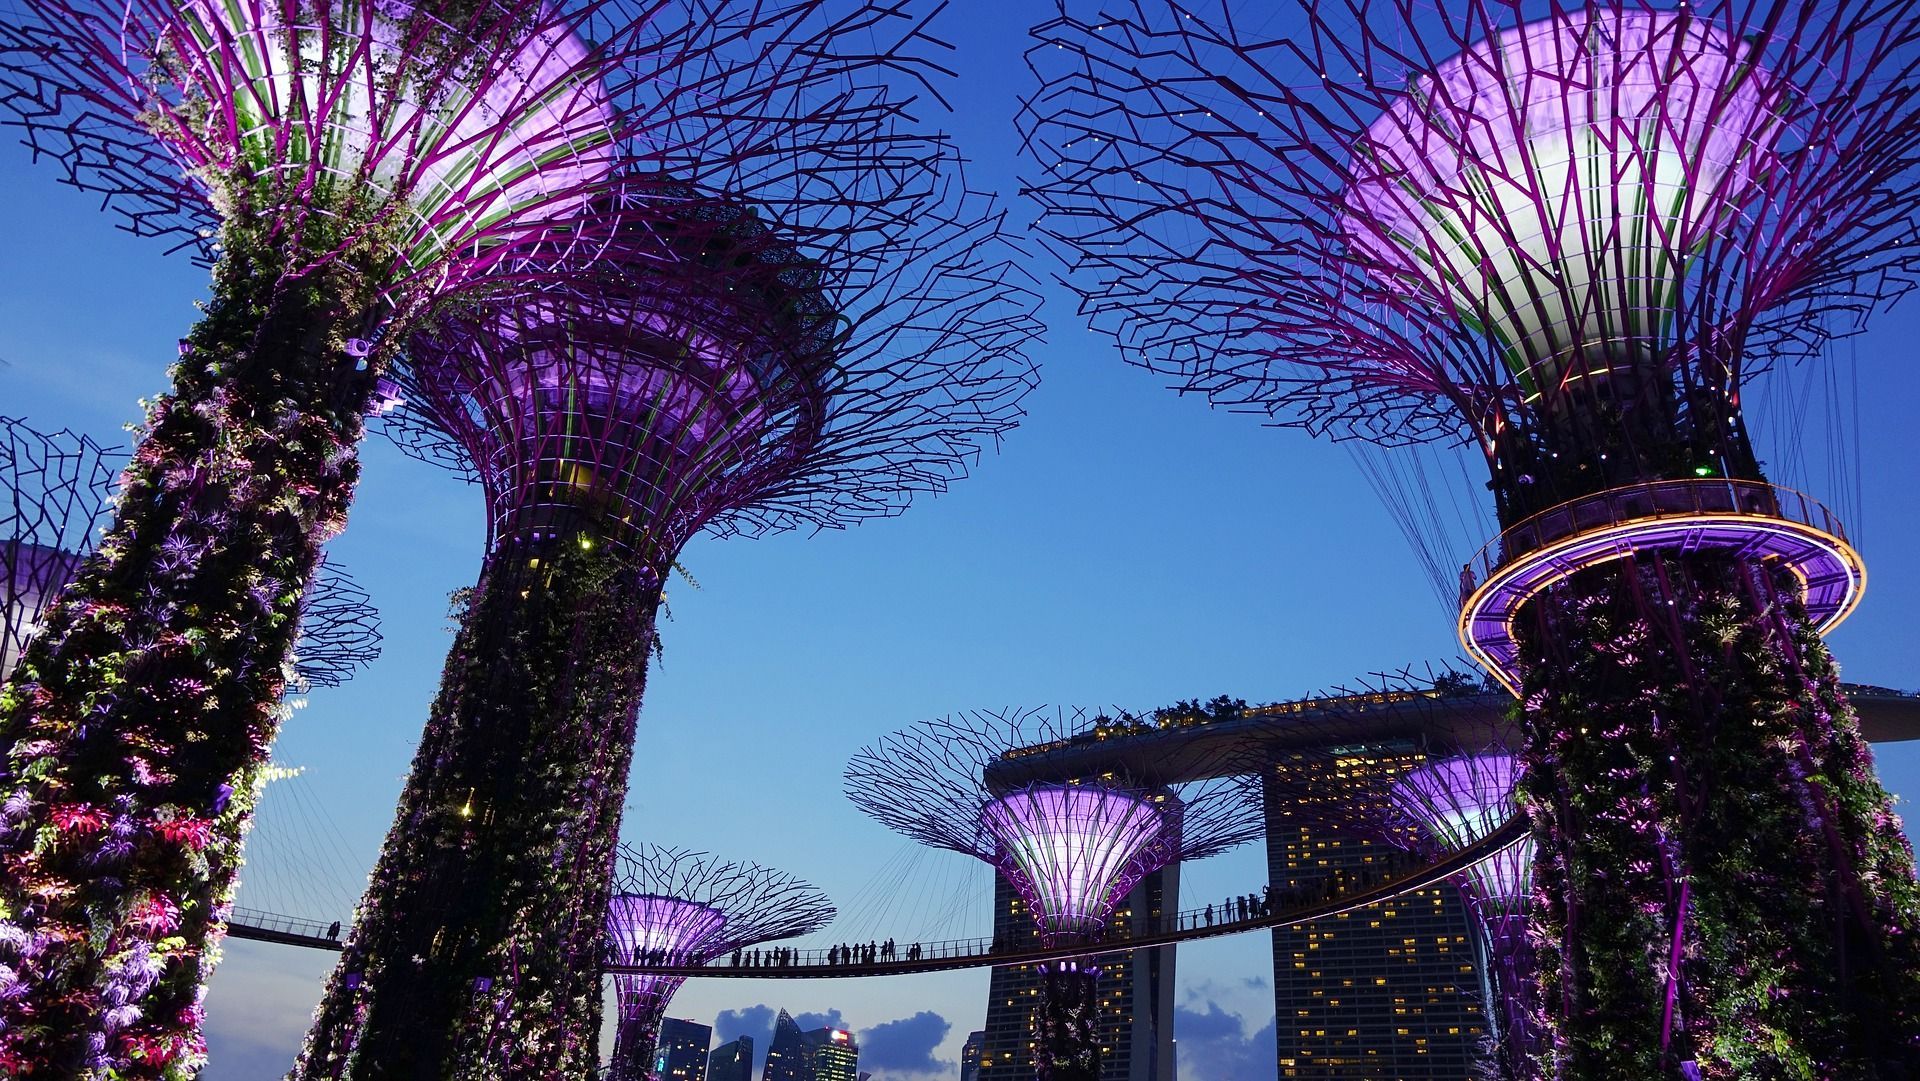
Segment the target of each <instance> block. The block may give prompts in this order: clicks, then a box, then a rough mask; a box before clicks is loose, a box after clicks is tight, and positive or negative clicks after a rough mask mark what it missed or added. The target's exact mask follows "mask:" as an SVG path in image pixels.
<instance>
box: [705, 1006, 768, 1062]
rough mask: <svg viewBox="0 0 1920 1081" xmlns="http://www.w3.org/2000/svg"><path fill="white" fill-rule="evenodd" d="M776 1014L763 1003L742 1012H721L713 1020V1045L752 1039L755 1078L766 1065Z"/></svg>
mask: <svg viewBox="0 0 1920 1081" xmlns="http://www.w3.org/2000/svg"><path fill="white" fill-rule="evenodd" d="M778 1014H779V1011H778V1010H775V1009H774V1008H773V1007H772V1006H768V1005H766V1004H765V1003H761V1004H760V1005H757V1006H748V1007H747V1008H746V1009H744V1010H721V1011H720V1016H718V1017H716V1018H714V1019H713V1045H714V1046H715V1047H718V1046H720V1045H721V1044H723V1043H732V1042H733V1041H735V1040H737V1039H739V1038H740V1037H742V1036H751V1037H753V1072H754V1076H756V1077H757V1076H759V1074H760V1069H761V1067H763V1066H765V1065H766V1062H767V1045H768V1044H769V1043H772V1042H773V1021H774V1018H775V1017H776V1016H777V1015H778Z"/></svg>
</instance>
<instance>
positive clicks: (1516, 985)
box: [1486, 915, 1545, 1081]
mask: <svg viewBox="0 0 1920 1081" xmlns="http://www.w3.org/2000/svg"><path fill="white" fill-rule="evenodd" d="M1486 943H1487V946H1486V957H1487V968H1488V970H1489V973H1490V975H1491V977H1492V979H1491V980H1490V981H1489V982H1490V983H1491V984H1492V987H1493V995H1494V999H1495V1000H1494V1001H1492V1002H1489V1003H1487V1016H1488V1017H1489V1018H1491V1019H1493V1020H1495V1021H1496V1022H1498V1024H1499V1026H1500V1033H1499V1039H1500V1043H1499V1047H1498V1048H1497V1049H1496V1055H1497V1058H1498V1060H1499V1071H1500V1072H1499V1074H1498V1076H1499V1077H1501V1078H1503V1079H1511V1081H1533V1079H1535V1078H1541V1077H1544V1076H1545V1075H1544V1074H1543V1073H1542V1072H1541V1071H1540V1070H1539V1069H1538V1068H1537V1065H1536V1060H1537V1058H1538V1056H1539V1054H1540V1051H1541V1047H1540V1039H1539V1035H1540V995H1539V992H1538V984H1537V983H1536V981H1535V980H1534V978H1533V973H1534V971H1535V968H1534V958H1533V946H1532V945H1531V944H1530V943H1529V942H1528V941H1527V921H1526V919H1525V918H1524V917H1522V916H1515V915H1500V916H1496V917H1495V918H1493V919H1492V920H1490V921H1488V923H1487V925H1486Z"/></svg>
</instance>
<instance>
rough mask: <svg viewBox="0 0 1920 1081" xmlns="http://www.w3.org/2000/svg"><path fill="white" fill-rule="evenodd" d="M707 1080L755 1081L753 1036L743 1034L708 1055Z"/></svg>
mask: <svg viewBox="0 0 1920 1081" xmlns="http://www.w3.org/2000/svg"><path fill="white" fill-rule="evenodd" d="M707 1081H753V1037H751V1036H742V1037H740V1038H739V1039H737V1040H729V1041H728V1042H726V1043H723V1044H721V1045H720V1046H719V1047H716V1048H714V1049H713V1054H711V1055H708V1056H707Z"/></svg>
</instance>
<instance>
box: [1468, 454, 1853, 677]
mask: <svg viewBox="0 0 1920 1081" xmlns="http://www.w3.org/2000/svg"><path fill="white" fill-rule="evenodd" d="M1674 549H1679V550H1683V551H1700V550H1703V549H1713V550H1721V551H1731V552H1733V553H1735V554H1736V555H1740V556H1744V557H1746V558H1749V559H1754V560H1764V561H1771V562H1777V563H1779V564H1780V565H1783V566H1784V567H1785V568H1786V569H1787V570H1788V571H1790V572H1792V574H1793V575H1794V577H1795V578H1797V579H1798V580H1799V582H1800V584H1801V588H1802V591H1803V593H1804V596H1805V598H1806V606H1807V614H1808V615H1809V616H1810V617H1811V618H1812V620H1813V623H1814V626H1815V628H1816V629H1817V630H1818V631H1819V632H1820V633H1822V634H1825V633H1827V632H1828V631H1830V630H1832V629H1833V628H1834V627H1836V626H1839V625H1840V623H1841V622H1843V621H1844V620H1845V619H1846V618H1847V617H1848V616H1850V615H1852V614H1853V610H1854V609H1855V608H1857V607H1859V604H1860V597H1861V595H1862V594H1863V593H1864V592H1865V590H1866V585H1867V568H1866V564H1865V563H1864V562H1863V561H1862V560H1861V558H1860V553H1859V552H1857V551H1855V550H1854V548H1853V545H1852V544H1851V543H1850V542H1849V541H1848V540H1847V535H1846V530H1845V529H1844V528H1842V527H1841V524H1840V522H1839V520H1838V519H1836V518H1835V517H1834V516H1833V514H1832V513H1831V512H1829V511H1828V510H1827V508H1826V507H1824V506H1822V505H1821V504H1820V503H1819V502H1817V501H1815V500H1813V499H1810V498H1808V497H1807V496H1805V495H1802V494H1801V493H1799V492H1796V491H1794V490H1792V489H1790V488H1781V487H1777V486H1775V485H1772V484H1768V483H1767V482H1765V481H1751V480H1727V479H1723V478H1715V479H1702V480H1667V481H1654V482H1652V483H1648V484H1636V485H1630V486H1627V487H1623V488H1614V489H1610V490H1608V491H1605V492H1601V493H1599V494H1597V495H1591V496H1586V497H1583V498H1580V499H1575V500H1570V501H1568V502H1566V503H1562V504H1560V505H1558V506H1555V507H1549V508H1548V509H1546V510H1544V511H1541V512H1539V513H1538V514H1535V515H1533V516H1532V517H1530V518H1527V519H1525V520H1524V521H1522V522H1520V523H1519V524H1517V525H1514V526H1512V527H1510V528H1508V529H1505V530H1502V531H1501V533H1500V535H1499V536H1498V537H1496V538H1494V540H1493V541H1491V542H1489V543H1488V544H1487V546H1486V547H1484V548H1482V549H1481V550H1480V552H1479V554H1478V555H1476V556H1475V557H1474V558H1473V560H1472V561H1471V562H1469V563H1468V564H1467V565H1466V566H1465V567H1464V568H1462V570H1461V572H1460V627H1459V630H1460V643H1461V645H1462V646H1463V647H1464V648H1465V649H1466V650H1467V653H1468V654H1469V655H1470V656H1472V657H1473V659H1474V660H1475V661H1477V662H1478V663H1479V664H1480V665H1481V666H1482V667H1484V668H1486V669H1487V671H1488V672H1490V673H1492V675H1493V677H1494V678H1495V679H1497V680H1499V681H1500V682H1501V684H1502V685H1504V686H1505V687H1506V688H1507V690H1508V691H1510V692H1513V693H1514V694H1518V693H1519V684H1520V676H1519V643H1518V641H1517V640H1516V639H1515V637H1514V631H1513V624H1514V620H1515V619H1517V618H1518V616H1519V613H1520V610H1521V609H1522V608H1524V607H1525V606H1526V603H1527V602H1528V601H1529V600H1531V599H1533V597H1534V596H1536V595H1537V594H1539V593H1540V592H1542V591H1543V590H1546V589H1548V588H1550V587H1552V586H1554V585H1556V584H1558V583H1560V582H1563V581H1565V580H1566V579H1567V578H1568V577H1570V576H1571V575H1573V574H1574V573H1576V572H1578V571H1581V570H1585V569H1587V568H1589V567H1593V566H1597V565H1599V564H1602V563H1607V562H1611V561H1613V560H1618V559H1624V558H1627V557H1629V556H1631V555H1633V554H1634V553H1635V552H1646V551H1667V550H1674Z"/></svg>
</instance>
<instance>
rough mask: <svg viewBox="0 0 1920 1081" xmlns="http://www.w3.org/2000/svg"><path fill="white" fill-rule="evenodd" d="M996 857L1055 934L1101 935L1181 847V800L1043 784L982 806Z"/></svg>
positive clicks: (1097, 787)
mask: <svg viewBox="0 0 1920 1081" xmlns="http://www.w3.org/2000/svg"><path fill="white" fill-rule="evenodd" d="M980 818H981V822H982V824H983V825H985V827H986V829H987V832H988V833H990V834H992V836H993V839H994V841H995V843H996V845H997V846H998V851H999V856H998V858H997V859H996V860H995V863H996V865H997V866H998V867H999V869H1000V873H1001V874H1002V875H1004V876H1005V877H1006V879H1007V881H1009V882H1011V883H1013V884H1014V886H1015V887H1016V888H1017V889H1018V890H1019V891H1020V893H1021V895H1022V896H1023V897H1025V898H1026V899H1027V903H1028V904H1029V905H1030V906H1031V908H1032V910H1033V913H1034V915H1035V918H1036V919H1037V920H1038V921H1039V922H1040V924H1041V926H1042V927H1044V928H1045V929H1046V930H1047V931H1048V932H1049V933H1059V932H1066V933H1074V934H1095V933H1098V932H1099V931H1101V930H1102V929H1104V928H1105V927H1106V924H1107V921H1108V919H1110V918H1111V917H1112V915H1113V911H1114V909H1115V908H1116V907H1118V906H1119V904H1120V902H1122V901H1124V900H1125V899H1126V896H1127V894H1128V893H1130V892H1132V890H1133V887H1134V885H1135V884H1136V883H1138V882H1139V881H1140V879H1141V878H1142V877H1143V876H1145V875H1146V874H1148V873H1150V872H1152V871H1154V870H1156V869H1158V868H1160V867H1164V866H1165V865H1167V864H1168V863H1170V862H1172V861H1173V860H1174V859H1175V858H1176V857H1177V855H1178V852H1179V838H1180V801H1179V800H1178V799H1176V798H1174V797H1173V796H1171V795H1170V794H1168V793H1166V792H1164V791H1162V792H1148V793H1141V794H1135V793H1131V792H1127V791H1124V790H1120V789H1112V788H1106V787H1102V786H1100V785H1098V784H1093V785H1052V786H1048V785H1036V786H1033V787H1030V788H1024V789H1020V790H1018V791H1015V792H1011V793H1008V794H1007V795H1005V796H1001V797H1000V798H998V799H995V800H991V801H989V802H988V803H987V804H986V806H985V807H983V808H982V809H981V811H980Z"/></svg>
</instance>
